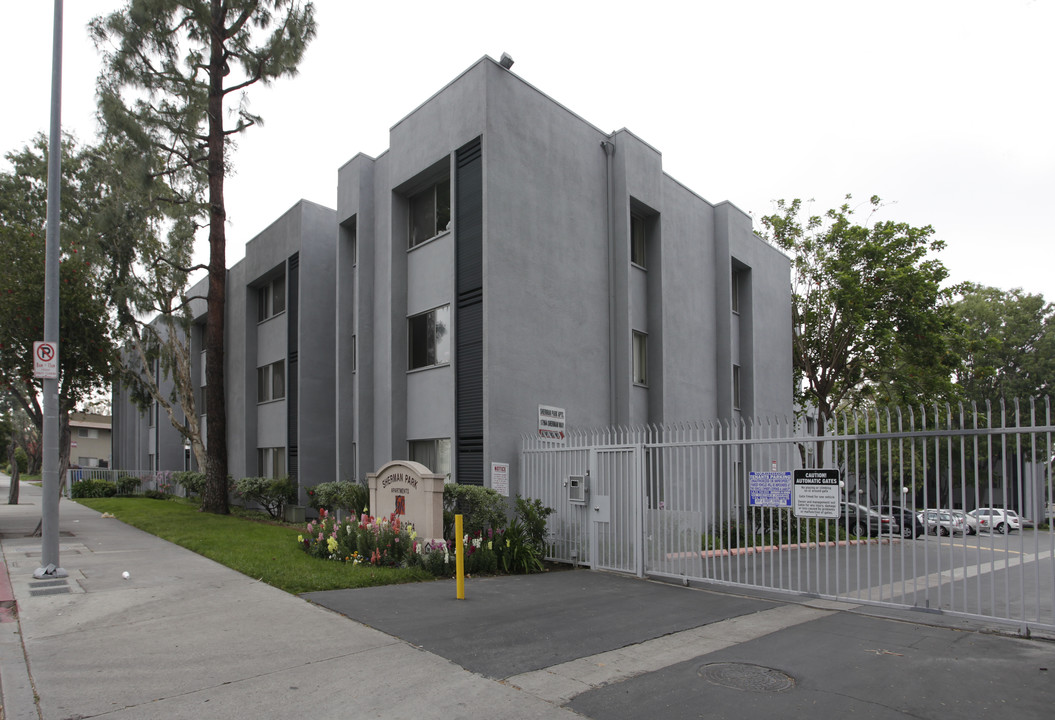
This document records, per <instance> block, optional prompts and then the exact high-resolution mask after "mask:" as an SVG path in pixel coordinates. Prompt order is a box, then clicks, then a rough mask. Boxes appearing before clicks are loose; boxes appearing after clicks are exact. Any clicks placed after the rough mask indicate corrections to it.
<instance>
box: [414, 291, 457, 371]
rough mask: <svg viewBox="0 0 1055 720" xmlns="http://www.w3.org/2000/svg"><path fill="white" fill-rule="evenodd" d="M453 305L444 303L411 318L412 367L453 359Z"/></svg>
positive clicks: (438, 363) (447, 361) (427, 365)
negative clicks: (451, 331) (451, 329)
mask: <svg viewBox="0 0 1055 720" xmlns="http://www.w3.org/2000/svg"><path fill="white" fill-rule="evenodd" d="M450 327H451V306H450V305H444V306H443V307H438V308H436V309H435V310H430V311H428V312H427V313H422V314H421V315H415V316H414V317H412V318H410V343H409V355H410V363H409V364H410V369H411V370H417V369H418V368H424V367H430V366H432V365H444V364H446V363H449V362H450V361H451V334H450Z"/></svg>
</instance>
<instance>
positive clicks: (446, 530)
mask: <svg viewBox="0 0 1055 720" xmlns="http://www.w3.org/2000/svg"><path fill="white" fill-rule="evenodd" d="M506 508H507V505H506V499H505V498H504V497H502V495H500V494H499V493H498V492H497V491H495V490H492V489H491V488H485V487H480V486H478V485H454V484H448V485H446V486H445V487H444V488H443V536H444V537H445V538H448V539H450V538H453V537H454V516H455V514H461V516H462V532H463V533H465V534H466V535H469V536H473V535H476V534H477V533H483V532H484V531H486V530H490V529H494V528H500V527H504V526H505V524H506Z"/></svg>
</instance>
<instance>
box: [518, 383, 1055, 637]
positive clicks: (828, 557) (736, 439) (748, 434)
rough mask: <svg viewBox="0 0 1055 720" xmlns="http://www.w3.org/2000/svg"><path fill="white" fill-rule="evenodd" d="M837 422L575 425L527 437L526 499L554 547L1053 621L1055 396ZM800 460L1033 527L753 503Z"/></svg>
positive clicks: (900, 493)
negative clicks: (800, 425)
mask: <svg viewBox="0 0 1055 720" xmlns="http://www.w3.org/2000/svg"><path fill="white" fill-rule="evenodd" d="M832 424H833V425H834V427H833V428H832V431H831V433H830V434H829V435H827V436H826V437H823V438H821V437H817V436H816V435H806V434H804V433H801V432H798V431H797V430H796V428H795V427H794V426H793V424H792V423H790V422H786V421H779V422H758V423H753V424H750V425H747V424H733V425H730V424H728V423H709V424H682V425H676V426H670V427H663V428H657V427H648V428H627V429H614V430H612V429H609V430H601V431H590V432H579V433H574V432H573V433H570V434H569V435H568V438H567V440H566V444H564V445H555V444H554V443H552V442H548V441H544V440H537V439H535V438H526V439H525V441H524V446H523V450H522V453H521V472H520V477H521V484H522V485H521V486H522V494H523V495H525V496H528V497H533V498H539V499H541V500H542V502H543V503H544V504H545V505H547V506H549V507H551V508H553V509H554V511H555V512H554V513H553V515H551V516H550V520H549V546H548V553H549V557H550V559H553V560H557V561H562V562H569V563H575V564H581V565H586V566H588V567H592V568H597V569H606V570H615V571H619V572H627V573H633V574H636V575H639V576H645V575H648V576H654V577H664V578H674V579H685V580H694V581H701V582H715V583H727V584H736V585H749V586H753V587H759V588H764V589H767V590H776V591H782V592H789V593H796V594H805V595H811V596H819V597H827V598H833V599H841V600H851V601H855V602H865V603H875V604H888V605H894V606H898V607H915V608H921V609H928V610H933V611H942V612H949V613H956V614H962V615H967V616H975V617H980V618H987V619H998V620H1003V621H1009V622H1013V623H1016V624H1018V625H1020V626H1021V627H1023V628H1028V627H1029V626H1036V627H1044V628H1055V532H1053V530H1052V528H1051V522H1050V518H1049V516H1050V514H1051V511H1052V507H1053V506H1052V502H1053V499H1055V493H1053V483H1052V458H1053V443H1052V439H1053V438H1052V433H1053V431H1055V428H1053V425H1052V418H1051V408H1050V404H1049V403H1048V402H1044V403H1043V404H1041V403H1036V404H1034V403H1030V404H1029V405H1028V407H1027V406H1025V405H1023V406H1021V407H1019V406H1018V405H1016V406H1015V407H1014V408H1013V409H1011V408H1008V409H1005V408H1003V407H1000V408H990V407H986V408H984V409H976V408H971V409H970V411H968V410H966V409H965V408H963V407H960V408H957V409H956V410H955V411H954V409H953V408H950V407H945V408H941V409H938V408H930V409H926V410H924V411H922V412H921V411H918V410H917V411H913V410H906V411H904V412H900V411H889V412H887V411H884V412H883V413H882V414H881V415H877V414H871V415H861V416H850V417H846V416H843V417H840V418H838V419H837V420H836V421H835V422H833V423H832ZM802 467H826V468H834V469H837V470H838V471H839V474H840V479H841V481H842V487H841V489H840V498H841V500H842V501H845V502H848V503H854V504H859V505H862V506H865V507H875V506H891V505H896V506H900V507H903V508H905V509H906V510H908V511H910V512H911V513H912V514H913V515H915V514H916V513H918V512H919V511H922V510H924V509H927V508H936V509H962V510H966V511H969V510H972V509H974V508H994V509H996V510H999V511H1001V512H1008V511H1012V512H1017V514H1018V515H1019V516H1021V517H1022V518H1023V519H1024V520H1027V519H1028V520H1029V521H1031V522H1030V523H1028V524H1027V526H1025V527H1022V528H1021V529H1017V530H1013V531H1010V532H1006V530H1007V528H1006V527H1005V528H1000V529H1001V530H1005V532H995V531H993V530H991V529H986V528H983V529H982V531H981V532H979V533H977V534H970V533H969V532H965V533H960V532H959V531H958V529H957V528H955V527H953V528H952V534H951V535H949V536H945V535H943V534H942V533H941V526H938V527H937V528H936V532H935V533H934V534H929V533H928V534H924V535H921V536H919V537H911V532H909V533H908V534H909V535H910V536H909V537H903V533H902V532H900V531H898V530H892V529H891V528H892V527H893V525H896V524H897V523H896V522H894V523H893V524H891V523H880V522H878V521H877V522H876V530H875V531H873V532H870V533H867V534H864V535H862V536H860V537H858V536H856V535H854V534H853V532H852V531H854V530H855V528H854V526H853V525H854V524H853V523H852V522H851V521H850V520H849V519H848V518H844V519H842V520H832V521H826V520H814V519H800V518H796V517H795V515H794V514H793V513H792V512H791V510H790V509H786V508H785V509H782V508H774V507H757V506H752V505H751V492H750V490H751V483H752V477H753V475H752V473H755V476H754V477H755V478H757V477H758V473H761V472H769V473H772V472H773V471H777V472H790V471H793V470H794V469H796V468H802ZM570 478H582V482H583V484H585V486H586V492H585V494H584V497H583V498H582V501H581V502H576V501H575V500H574V499H570V498H569V479H570ZM756 500H757V497H756ZM1030 525H1032V526H1030Z"/></svg>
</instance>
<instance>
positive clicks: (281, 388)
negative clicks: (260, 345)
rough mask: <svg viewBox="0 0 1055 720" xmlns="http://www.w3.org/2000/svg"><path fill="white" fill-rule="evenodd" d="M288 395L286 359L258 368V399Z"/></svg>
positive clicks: (259, 400)
mask: <svg viewBox="0 0 1055 720" xmlns="http://www.w3.org/2000/svg"><path fill="white" fill-rule="evenodd" d="M284 397H286V361H285V360H279V361H278V362H273V363H271V364H270V365H265V366H264V367H258V368H257V369H256V401H257V402H258V403H263V402H269V401H271V400H281V399H282V398H284Z"/></svg>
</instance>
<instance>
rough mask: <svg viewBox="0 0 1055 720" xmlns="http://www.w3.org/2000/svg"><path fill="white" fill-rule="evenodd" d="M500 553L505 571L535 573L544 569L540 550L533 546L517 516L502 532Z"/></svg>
mask: <svg viewBox="0 0 1055 720" xmlns="http://www.w3.org/2000/svg"><path fill="white" fill-rule="evenodd" d="M499 553H500V554H499V559H500V560H501V564H502V570H503V572H507V573H535V572H542V570H543V569H544V567H543V565H542V557H541V554H540V552H539V551H538V550H536V549H535V548H534V547H533V546H532V544H531V538H530V537H529V535H528V533H527V531H526V530H525V528H524V525H523V524H522V523H521V522H520V520H518V519H516V518H514V519H513V521H512V522H511V523H509V527H507V528H506V529H505V532H504V533H502V542H500V543H499Z"/></svg>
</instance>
